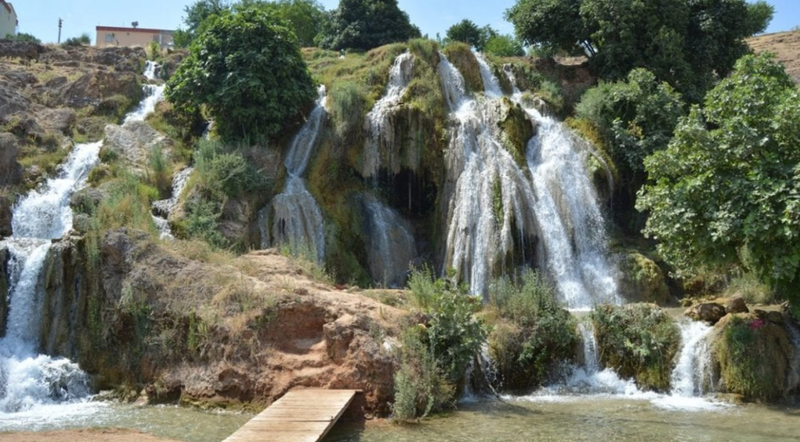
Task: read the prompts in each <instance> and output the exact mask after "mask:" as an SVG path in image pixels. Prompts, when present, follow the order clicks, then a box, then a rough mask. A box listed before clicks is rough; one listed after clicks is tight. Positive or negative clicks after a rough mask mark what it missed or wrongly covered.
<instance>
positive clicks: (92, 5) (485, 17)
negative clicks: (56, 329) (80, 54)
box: [7, 0, 800, 43]
mask: <svg viewBox="0 0 800 442" xmlns="http://www.w3.org/2000/svg"><path fill="white" fill-rule="evenodd" d="M7 1H9V3H12V4H13V5H14V8H15V9H16V10H17V15H18V16H19V30H20V32H26V33H29V34H33V35H35V36H36V37H38V38H39V39H41V40H42V41H43V42H45V43H50V42H55V41H56V39H57V38H58V19H59V17H60V18H62V19H63V20H64V27H63V29H62V41H63V40H65V39H67V38H69V37H77V36H79V35H81V34H82V33H84V32H86V33H88V34H89V35H91V36H92V39H93V40H94V35H95V26H97V25H102V26H130V24H131V22H133V21H138V22H139V26H140V27H142V28H156V29H176V28H177V27H179V26H180V25H181V22H182V18H183V15H184V14H183V9H184V7H185V6H186V5H187V4H190V3H193V1H192V0H136V1H125V0H7ZM318 1H320V3H322V5H323V6H324V7H325V8H326V9H333V8H335V7H336V6H337V5H338V4H339V1H338V0H318ZM515 1H516V0H399V4H400V8H401V9H403V10H405V11H406V12H408V15H409V16H410V17H411V22H412V23H414V24H416V25H417V26H419V28H420V29H421V30H422V33H423V34H428V35H429V36H430V37H432V38H433V37H435V36H436V34H437V33H440V34H441V35H442V36H444V34H445V31H446V30H447V28H449V27H450V26H451V25H453V24H455V23H457V22H459V21H461V20H462V19H464V18H468V19H470V20H472V21H473V22H475V23H477V24H478V25H479V26H483V25H487V24H488V25H491V26H492V27H493V28H495V29H497V30H499V31H500V32H502V33H509V34H510V33H513V30H514V28H513V27H512V26H511V24H509V23H508V22H506V21H505V20H504V19H503V15H504V13H505V10H506V9H508V8H509V7H511V6H512V5H513V4H514V3H515ZM767 1H768V2H769V3H770V4H772V5H774V6H775V17H774V18H773V20H772V23H771V24H770V27H769V29H768V30H767V32H779V31H788V30H790V29H792V28H793V27H795V26H800V1H798V0H767Z"/></svg>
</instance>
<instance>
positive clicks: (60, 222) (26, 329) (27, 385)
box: [0, 142, 102, 413]
mask: <svg viewBox="0 0 800 442" xmlns="http://www.w3.org/2000/svg"><path fill="white" fill-rule="evenodd" d="M101 144H102V143H101V142H98V143H90V144H79V145H76V146H75V149H74V150H73V152H72V153H71V154H70V156H69V158H68V159H67V161H66V162H65V163H64V164H63V165H62V166H61V168H60V170H59V172H58V175H57V176H56V177H54V178H51V179H49V180H47V182H46V183H45V184H44V186H42V187H41V188H40V189H38V190H34V191H31V192H30V193H29V194H28V195H27V196H26V197H25V198H23V199H22V200H21V201H20V202H19V203H18V204H16V205H15V206H14V215H13V218H12V223H13V232H14V234H13V235H12V236H11V237H10V238H7V239H6V240H5V241H3V243H2V245H4V246H5V247H6V248H7V249H8V251H9V252H10V256H11V266H10V268H11V287H10V291H9V312H8V324H7V331H6V336H5V337H4V338H2V339H0V413H11V412H18V411H23V410H27V409H29V408H31V407H33V406H35V405H37V404H42V403H57V402H62V401H66V400H71V399H77V398H82V397H85V396H87V395H88V394H89V393H90V390H89V379H88V376H87V375H86V374H85V373H84V372H83V371H81V370H80V369H79V368H78V365H77V364H75V363H73V362H70V361H69V360H67V359H64V358H52V357H50V356H45V355H39V354H37V353H38V350H39V325H40V324H41V319H42V318H41V303H42V302H43V300H42V296H43V291H44V290H43V287H42V280H41V279H42V276H43V271H44V264H45V262H46V260H47V253H48V251H49V250H50V241H51V239H55V238H61V237H62V236H63V235H64V234H65V233H67V232H69V231H70V230H71V229H72V211H71V209H70V207H69V199H70V196H71V195H72V194H73V193H74V192H75V191H76V190H78V189H80V188H81V187H83V186H84V185H85V183H86V177H87V176H88V174H89V171H90V170H91V168H92V167H93V166H94V165H95V164H96V163H97V161H98V154H99V152H100V145H101Z"/></svg>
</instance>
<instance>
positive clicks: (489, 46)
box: [483, 35, 525, 57]
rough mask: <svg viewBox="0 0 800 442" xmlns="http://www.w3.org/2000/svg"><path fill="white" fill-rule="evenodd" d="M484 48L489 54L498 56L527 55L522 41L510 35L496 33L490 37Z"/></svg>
mask: <svg viewBox="0 0 800 442" xmlns="http://www.w3.org/2000/svg"><path fill="white" fill-rule="evenodd" d="M483 50H484V51H485V52H486V53H487V54H492V55H496V56H498V57H522V56H524V55H525V49H523V48H522V43H520V42H519V40H517V39H515V38H514V37H512V36H510V35H496V36H494V37H492V38H490V39H489V41H487V42H486V46H485V47H484V49H483Z"/></svg>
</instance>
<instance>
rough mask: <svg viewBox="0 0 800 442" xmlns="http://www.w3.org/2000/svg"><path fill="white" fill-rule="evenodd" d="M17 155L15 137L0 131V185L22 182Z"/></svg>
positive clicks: (17, 149) (0, 100)
mask: <svg viewBox="0 0 800 442" xmlns="http://www.w3.org/2000/svg"><path fill="white" fill-rule="evenodd" d="M0 103H2V97H1V96H0ZM0 108H2V104H0ZM18 155H19V148H18V147H17V141H16V138H15V137H14V136H13V135H12V134H10V133H0V186H14V185H17V184H19V183H21V182H22V166H20V164H19V163H18V162H17V156H18Z"/></svg>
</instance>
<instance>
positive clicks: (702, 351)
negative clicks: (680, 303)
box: [670, 321, 712, 397]
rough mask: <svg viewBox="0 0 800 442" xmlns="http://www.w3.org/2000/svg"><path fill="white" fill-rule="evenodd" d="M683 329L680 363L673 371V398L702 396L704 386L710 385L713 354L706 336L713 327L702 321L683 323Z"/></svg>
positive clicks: (681, 324)
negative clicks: (709, 375)
mask: <svg viewBox="0 0 800 442" xmlns="http://www.w3.org/2000/svg"><path fill="white" fill-rule="evenodd" d="M680 328H681V342H682V343H683V344H682V345H683V347H682V348H681V353H680V356H678V363H677V365H676V366H675V369H674V370H673V371H672V378H671V381H670V382H671V385H672V395H673V396H683V397H694V396H702V394H703V393H704V392H705V391H704V389H705V388H704V385H707V384H708V383H709V381H710V380H709V379H708V371H709V367H710V365H711V354H710V352H709V349H708V343H707V342H706V340H705V339H706V336H708V334H709V333H710V332H711V330H712V327H710V326H708V325H706V324H705V323H703V322H700V321H683V322H681V323H680Z"/></svg>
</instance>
